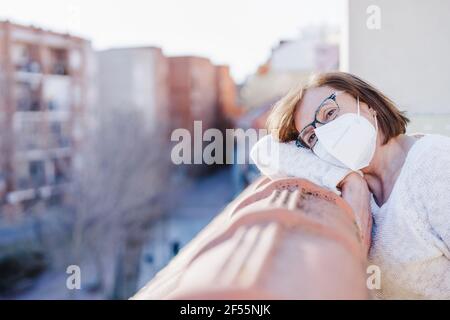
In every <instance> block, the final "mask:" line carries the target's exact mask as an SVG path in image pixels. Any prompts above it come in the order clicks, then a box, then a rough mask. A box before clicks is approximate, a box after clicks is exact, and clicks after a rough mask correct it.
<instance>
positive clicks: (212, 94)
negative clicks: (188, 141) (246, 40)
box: [97, 47, 240, 174]
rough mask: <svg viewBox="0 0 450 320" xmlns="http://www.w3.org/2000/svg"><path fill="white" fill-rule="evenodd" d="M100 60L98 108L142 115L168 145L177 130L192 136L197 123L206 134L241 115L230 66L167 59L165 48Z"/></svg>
mask: <svg viewBox="0 0 450 320" xmlns="http://www.w3.org/2000/svg"><path fill="white" fill-rule="evenodd" d="M97 60H98V87H99V92H98V98H99V99H98V104H99V106H102V107H106V108H108V107H123V108H138V109H140V110H142V111H143V115H144V116H145V117H146V119H147V121H148V123H149V124H151V125H152V126H154V127H157V128H158V130H159V132H161V134H162V135H164V136H166V137H167V141H168V142H170V135H171V133H172V131H173V130H175V129H178V128H185V129H187V130H189V131H190V132H191V134H192V135H193V134H194V121H201V123H202V130H203V131H205V130H206V129H208V128H218V129H223V128H225V127H226V125H227V121H228V123H230V121H232V120H233V119H234V118H236V116H237V115H238V114H239V111H240V110H239V107H238V106H237V92H236V86H235V83H234V81H233V79H232V77H231V75H230V71H229V68H228V66H223V65H220V66H216V65H214V64H213V63H212V62H211V61H210V60H209V59H207V58H203V57H197V56H176V57H168V56H166V55H164V53H163V52H162V50H161V49H160V48H156V47H138V48H116V49H109V50H104V51H100V52H98V53H97ZM193 149H194V148H193ZM194 152H202V149H200V150H199V149H196V150H195V151H194ZM197 156H198V155H197ZM192 157H193V158H194V157H195V155H194V154H193V155H192ZM168 161H170V159H168ZM194 167H195V169H194V168H191V169H189V170H188V171H189V172H191V173H195V174H196V173H201V172H203V171H204V166H203V167H202V166H194Z"/></svg>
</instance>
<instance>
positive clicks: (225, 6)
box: [0, 0, 345, 81]
mask: <svg viewBox="0 0 450 320" xmlns="http://www.w3.org/2000/svg"><path fill="white" fill-rule="evenodd" d="M344 1H345V0H222V1H216V0H184V1H183V0H38V1H36V0H1V1H0V19H1V20H5V19H9V20H11V21H14V22H18V23H23V24H34V25H36V26H39V27H43V28H45V29H51V30H54V31H62V32H69V33H72V34H76V35H80V36H83V37H85V38H88V39H89V40H91V41H92V44H93V47H94V48H95V49H106V48H111V47H127V46H158V47H161V48H162V49H163V51H164V53H165V54H167V55H188V54H189V55H200V56H204V57H208V58H210V59H211V60H212V61H213V62H214V63H217V64H228V65H230V67H231V72H232V74H233V76H234V78H235V79H236V80H237V81H242V80H244V79H245V77H246V76H247V75H248V74H251V73H253V72H254V71H255V70H256V68H257V67H258V65H260V64H261V63H263V62H265V61H266V59H267V58H268V56H269V54H270V50H271V48H272V47H273V46H275V45H276V44H277V43H278V41H279V40H280V39H290V38H295V37H296V36H297V35H298V34H299V30H300V28H301V27H303V26H308V25H318V24H330V25H339V24H340V23H341V22H342V19H343V10H344Z"/></svg>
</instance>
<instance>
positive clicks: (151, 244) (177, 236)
mask: <svg viewBox="0 0 450 320" xmlns="http://www.w3.org/2000/svg"><path fill="white" fill-rule="evenodd" d="M232 198H233V184H232V175H231V170H230V169H222V170H219V171H217V172H215V173H214V174H212V175H210V176H206V177H202V178H199V179H197V180H191V181H189V182H185V183H183V187H182V190H180V192H179V196H178V199H177V203H176V208H175V209H174V210H173V211H172V212H170V214H168V215H167V216H164V217H163V218H162V219H161V220H159V221H158V222H156V223H155V225H154V226H153V227H152V228H151V230H150V233H151V234H150V239H149V241H148V244H147V247H146V249H145V250H144V254H143V259H142V260H143V261H142V264H141V274H140V281H139V286H142V285H144V284H145V283H146V282H148V281H149V280H150V279H151V278H152V277H153V276H154V273H155V272H157V271H158V270H159V269H161V268H162V267H164V266H165V265H166V264H167V262H168V261H169V259H170V258H172V256H173V252H172V249H171V244H173V242H174V241H179V242H178V243H179V248H180V249H181V248H182V246H184V245H185V244H186V243H187V242H188V241H189V240H190V239H191V238H193V237H194V236H195V235H196V234H197V233H198V232H199V231H200V230H201V229H202V228H203V227H204V226H205V225H206V224H208V223H209V221H211V219H212V218H213V217H214V216H215V215H216V214H217V213H219V212H220V211H221V209H222V208H223V207H225V206H226V205H227V204H228V203H229V202H230V201H231V200H232ZM158 230H159V232H158ZM161 230H164V231H165V232H161ZM152 233H153V234H152ZM154 249H156V250H157V252H156V255H157V256H158V257H155V258H154V259H152V263H149V262H148V260H149V259H148V257H149V255H151V254H153V255H154V254H155V252H154V251H153V250H154ZM156 258H160V260H158V259H156ZM111 264H112V261H110V263H109V265H111ZM92 268H93V266H92V265H86V266H83V269H82V277H83V273H85V274H90V273H91V272H92V270H90V269H92ZM107 271H108V272H112V270H107ZM66 279H67V274H66V273H65V270H63V269H61V270H60V271H59V272H58V271H56V270H50V271H48V272H45V273H44V274H42V275H41V276H40V277H39V278H38V279H37V280H36V282H35V283H34V284H33V286H32V287H31V288H30V289H29V290H27V291H25V292H23V293H19V294H17V295H15V296H8V297H6V298H9V299H69V298H74V299H106V298H108V297H105V296H104V293H102V292H89V290H86V289H83V284H84V283H83V281H82V289H81V290H76V292H70V291H68V290H67V288H66ZM82 279H83V278H82Z"/></svg>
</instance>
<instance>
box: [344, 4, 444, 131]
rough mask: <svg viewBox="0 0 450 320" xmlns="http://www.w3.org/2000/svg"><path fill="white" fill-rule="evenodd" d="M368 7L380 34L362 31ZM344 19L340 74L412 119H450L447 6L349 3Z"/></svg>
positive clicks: (367, 16) (364, 26) (364, 28)
mask: <svg viewBox="0 0 450 320" xmlns="http://www.w3.org/2000/svg"><path fill="white" fill-rule="evenodd" d="M370 5H377V6H379V8H380V9H381V28H380V29H379V30H370V29H369V28H368V27H367V26H366V21H367V19H368V18H369V16H370V14H368V13H367V12H366V10H367V8H368V7H369V6H370ZM347 14H348V17H347V19H346V20H347V23H348V25H347V26H346V27H345V28H344V32H343V40H344V42H343V46H342V51H341V61H342V64H341V69H342V70H343V71H349V72H351V73H354V74H357V75H359V76H361V77H362V78H363V79H366V80H368V81H369V82H371V83H373V84H374V85H376V86H378V87H379V88H380V89H381V90H383V91H384V92H385V93H386V94H387V95H388V96H390V97H391V98H393V99H394V101H395V102H397V104H398V105H399V107H400V108H403V109H405V110H407V111H408V112H409V113H410V114H411V115H414V114H417V113H420V114H424V113H426V114H444V113H445V114H450V97H449V93H450V1H448V0H426V1H425V0H395V1H392V0H348V3H347ZM413 118H414V117H413ZM448 119H449V123H450V117H448ZM428 131H430V130H428ZM448 131H449V133H450V128H449V129H448Z"/></svg>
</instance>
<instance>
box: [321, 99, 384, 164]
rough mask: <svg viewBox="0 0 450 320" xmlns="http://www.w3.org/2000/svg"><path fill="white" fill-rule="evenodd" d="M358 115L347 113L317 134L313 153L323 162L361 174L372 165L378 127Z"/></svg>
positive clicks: (326, 125)
mask: <svg viewBox="0 0 450 320" xmlns="http://www.w3.org/2000/svg"><path fill="white" fill-rule="evenodd" d="M357 102H358V113H346V114H343V115H342V116H339V117H337V118H336V119H335V120H333V121H331V122H329V123H327V124H325V125H323V126H321V127H318V128H316V129H315V130H314V132H315V134H316V136H317V140H318V141H317V143H316V145H315V146H314V148H313V151H314V153H315V154H316V155H317V156H318V157H319V158H321V159H322V160H324V161H327V162H329V163H331V164H334V165H336V166H339V167H343V168H349V169H351V170H353V171H358V170H360V169H362V168H365V167H367V166H368V165H369V163H370V161H371V160H372V157H373V155H374V153H375V148H376V143H377V133H378V124H377V119H376V117H375V127H374V126H373V125H372V124H371V123H370V121H369V120H367V119H366V118H365V117H363V116H361V115H360V106H359V97H358V98H357Z"/></svg>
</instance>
